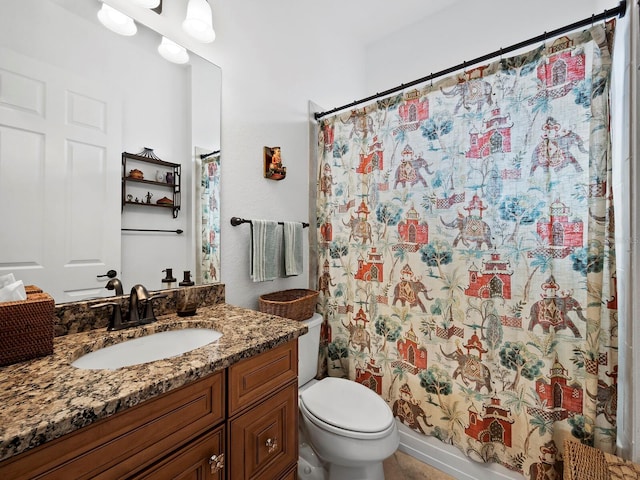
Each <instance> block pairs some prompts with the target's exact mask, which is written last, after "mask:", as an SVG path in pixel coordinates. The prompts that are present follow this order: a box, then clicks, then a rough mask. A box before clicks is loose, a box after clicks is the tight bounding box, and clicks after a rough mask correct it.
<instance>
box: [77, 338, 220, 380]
mask: <svg viewBox="0 0 640 480" xmlns="http://www.w3.org/2000/svg"><path fill="white" fill-rule="evenodd" d="M220 337H222V333H220V332H218V331H217V330H210V329H208V328H185V329H182V330H169V331H166V332H158V333H153V334H151V335H147V336H144V337H139V338H134V339H133V340H127V341H124V342H122V343H117V344H115V345H110V346H108V347H104V348H101V349H99V350H95V351H93V352H90V353H87V354H86V355H83V356H82V357H80V358H78V359H77V360H76V361H75V362H73V363H72V364H71V365H73V366H74V367H77V368H82V369H85V370H96V369H107V370H115V369H116V368H121V367H129V366H131V365H138V364H140V363H147V362H154V361H156V360H162V359H165V358H171V357H175V356H178V355H182V354H183V353H187V352H190V351H191V350H195V349H196V348H199V347H203V346H205V345H207V344H209V343H212V342H215V341H216V340H218V339H219V338H220Z"/></svg>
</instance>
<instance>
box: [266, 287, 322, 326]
mask: <svg viewBox="0 0 640 480" xmlns="http://www.w3.org/2000/svg"><path fill="white" fill-rule="evenodd" d="M318 294H319V292H317V291H315V290H307V289H291V290H282V291H279V292H273V293H267V294H264V295H260V298H259V299H258V305H259V309H260V311H261V312H263V313H269V314H271V315H278V316H280V317H285V318H289V319H291V320H298V321H301V320H306V319H307V318H311V317H312V316H313V314H314V313H315V311H316V298H318Z"/></svg>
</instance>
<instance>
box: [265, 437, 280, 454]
mask: <svg viewBox="0 0 640 480" xmlns="http://www.w3.org/2000/svg"><path fill="white" fill-rule="evenodd" d="M264 445H265V447H267V452H269V453H273V452H275V451H276V449H277V448H278V439H277V438H267V441H266V442H265V444H264Z"/></svg>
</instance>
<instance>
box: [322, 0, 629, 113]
mask: <svg viewBox="0 0 640 480" xmlns="http://www.w3.org/2000/svg"><path fill="white" fill-rule="evenodd" d="M626 10H627V1H626V0H622V1H621V2H620V4H619V5H618V6H617V7H615V8H611V9H609V10H605V11H604V12H603V13H600V14H598V15H595V14H594V15H591V16H590V17H589V18H585V19H583V20H579V21H577V22H574V23H571V24H569V25H565V26H564V27H560V28H557V29H555V30H552V31H550V32H544V33H543V34H542V35H538V36H537V37H532V38H530V39H528V40H524V41H522V42H519V43H515V44H513V45H511V46H509V47H505V48H501V49H499V50H496V51H495V52H491V53H488V54H486V55H482V56H481V57H477V58H474V59H473V60H469V61H464V62H462V63H460V64H458V65H455V66H453V67H449V68H446V69H444V70H441V71H439V72H436V73H432V74H431V75H427V76H426V77H422V78H419V79H417V80H414V81H412V82H409V83H403V84H400V85H399V86H397V87H395V88H390V89H389V90H385V91H384V92H379V93H376V94H375V95H371V96H369V97H367V98H363V99H361V100H356V101H354V102H351V103H349V104H347V105H343V106H341V107H337V108H333V109H331V110H327V111H326V112H317V113H315V114H314V115H313V116H314V118H315V119H316V120H319V119H321V118H322V117H325V116H327V115H330V114H332V113H335V112H338V111H340V110H345V109H347V108H351V107H355V106H356V105H360V104H361V103H365V102H369V101H371V100H375V99H377V98H380V97H385V96H387V95H391V94H392V93H396V92H399V91H401V90H404V89H406V88H409V87H413V86H414V85H418V84H420V83H425V82H428V81H429V80H433V79H434V78H438V77H442V76H444V75H448V74H449V73H453V72H455V71H457V70H463V69H465V68H467V67H469V66H471V65H475V64H477V63H481V62H486V61H487V60H490V59H492V58H495V57H501V56H502V55H504V54H505V53H510V52H513V51H515V50H519V49H521V48H523V47H527V46H529V45H533V44H535V43H540V42H546V41H547V39H549V38H553V37H557V36H559V35H562V34H563V33H567V32H571V31H573V30H577V29H578V28H582V27H585V26H587V25H589V24H591V25H593V24H594V23H595V22H599V21H600V20H606V19H608V18H611V17H615V16H616V15H618V16H619V17H620V18H622V17H624V14H625V12H626Z"/></svg>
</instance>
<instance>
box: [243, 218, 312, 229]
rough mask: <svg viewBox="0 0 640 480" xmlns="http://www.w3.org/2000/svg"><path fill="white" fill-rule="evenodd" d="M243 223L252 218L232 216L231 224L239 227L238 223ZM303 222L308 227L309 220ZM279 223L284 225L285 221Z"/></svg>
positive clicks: (248, 221)
mask: <svg viewBox="0 0 640 480" xmlns="http://www.w3.org/2000/svg"><path fill="white" fill-rule="evenodd" d="M243 223H251V220H246V219H244V218H240V217H231V225H232V226H234V227H237V226H238V225H242V224H243ZM300 223H302V228H307V227H308V226H309V224H308V223H307V222H300ZM278 225H284V222H278Z"/></svg>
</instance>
